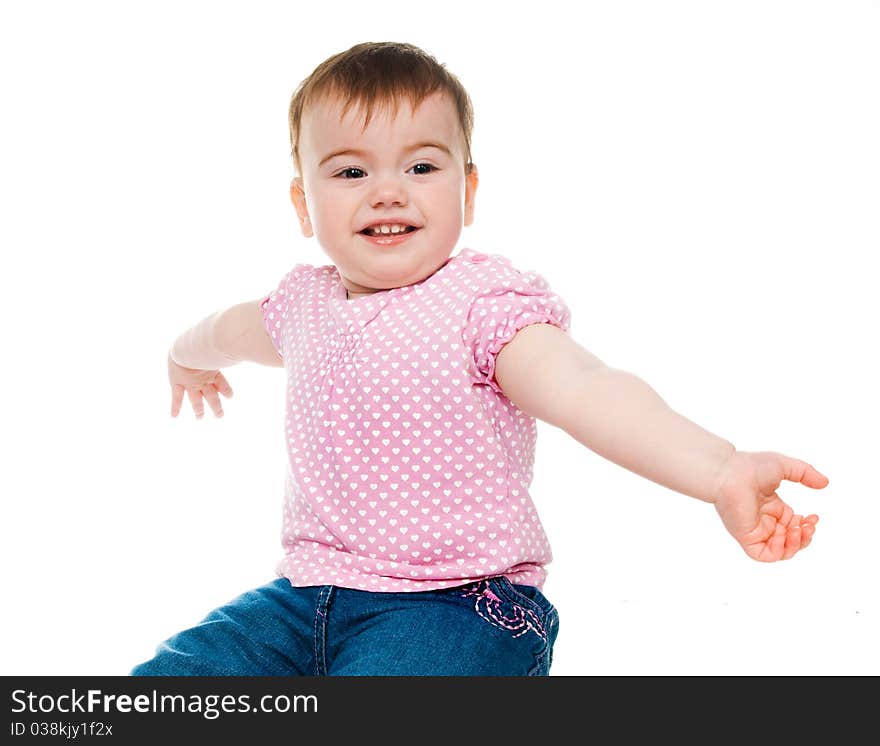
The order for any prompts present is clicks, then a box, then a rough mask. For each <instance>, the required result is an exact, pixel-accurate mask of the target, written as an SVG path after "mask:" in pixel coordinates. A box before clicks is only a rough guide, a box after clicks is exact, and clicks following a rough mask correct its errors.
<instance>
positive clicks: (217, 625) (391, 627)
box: [131, 575, 559, 676]
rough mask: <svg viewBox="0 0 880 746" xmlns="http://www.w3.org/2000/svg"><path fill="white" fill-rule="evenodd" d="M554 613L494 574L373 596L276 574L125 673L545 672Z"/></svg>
mask: <svg viewBox="0 0 880 746" xmlns="http://www.w3.org/2000/svg"><path fill="white" fill-rule="evenodd" d="M558 629H559V615H558V613H557V611H556V608H555V607H554V606H553V605H552V604H551V603H550V602H549V601H548V600H547V599H546V598H545V597H544V595H543V594H542V593H541V591H539V590H538V589H537V588H535V587H534V586H530V585H514V584H513V583H511V582H510V580H508V579H507V578H506V577H504V576H501V575H499V576H496V577H492V578H487V579H484V580H480V581H477V582H471V583H468V584H466V585H460V586H457V587H454V588H444V589H440V590H433V591H417V592H410V593H402V592H401V593H383V592H376V591H361V590H355V589H352V588H340V587H338V586H334V585H321V586H307V587H304V588H294V587H293V586H291V585H290V582H289V581H288V580H287V579H286V578H279V579H278V580H275V581H273V582H271V583H268V584H267V585H264V586H262V587H260V588H256V589H254V590H252V591H248V592H247V593H244V594H242V595H241V596H239V597H238V598H236V599H233V600H232V601H231V602H229V603H228V604H226V605H225V606H222V607H220V608H219V609H216V610H214V611H212V612H211V613H210V614H209V615H208V616H207V617H205V619H203V620H202V621H201V622H200V623H199V624H197V625H196V626H195V627H192V628H190V629H187V630H184V631H183V632H179V633H178V634H176V635H174V636H173V637H171V638H170V639H168V640H166V641H165V642H164V643H162V644H161V645H160V646H159V647H158V649H157V650H156V655H155V657H154V658H152V659H150V660H148V661H146V662H144V663H141V664H140V665H138V666H135V668H134V669H132V671H131V674H132V675H133V676H547V675H548V674H549V671H550V663H551V661H552V658H553V644H554V642H555V641H556V634H557V632H558Z"/></svg>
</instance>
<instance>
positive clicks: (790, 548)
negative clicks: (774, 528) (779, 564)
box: [782, 521, 802, 560]
mask: <svg viewBox="0 0 880 746" xmlns="http://www.w3.org/2000/svg"><path fill="white" fill-rule="evenodd" d="M801 533H802V531H801V525H800V523H795V522H794V521H792V525H791V526H789V528H788V531H786V532H785V549H784V550H783V553H782V559H784V560H787V559H791V558H792V557H794V556H795V554H797V552H798V550H799V549H800V548H801V539H802V536H801Z"/></svg>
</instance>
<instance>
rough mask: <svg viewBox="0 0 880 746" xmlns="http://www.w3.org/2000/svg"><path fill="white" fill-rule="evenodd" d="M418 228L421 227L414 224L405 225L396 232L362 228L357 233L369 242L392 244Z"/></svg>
mask: <svg viewBox="0 0 880 746" xmlns="http://www.w3.org/2000/svg"><path fill="white" fill-rule="evenodd" d="M418 230H421V229H420V228H416V227H415V226H414V225H408V226H406V228H404V229H403V230H401V231H398V232H396V233H391V232H388V233H382V232H376V231H374V230H373V229H372V228H364V229H363V230H362V231H359V234H358V235H361V236H363V237H364V238H366V239H367V240H368V241H369V242H370V243H373V244H376V245H378V246H392V245H394V244H399V243H403V242H404V241H406V240H407V239H408V238H409V237H410V236H411V235H412V234H413V233H415V232H416V231H418Z"/></svg>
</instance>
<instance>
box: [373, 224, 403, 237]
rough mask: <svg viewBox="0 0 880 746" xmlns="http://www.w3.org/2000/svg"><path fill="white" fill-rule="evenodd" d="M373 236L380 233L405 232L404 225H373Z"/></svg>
mask: <svg viewBox="0 0 880 746" xmlns="http://www.w3.org/2000/svg"><path fill="white" fill-rule="evenodd" d="M370 230H371V231H372V233H373V234H374V235H378V234H380V233H403V232H404V231H405V230H406V226H405V225H374V226H373V227H372V228H371V229H370Z"/></svg>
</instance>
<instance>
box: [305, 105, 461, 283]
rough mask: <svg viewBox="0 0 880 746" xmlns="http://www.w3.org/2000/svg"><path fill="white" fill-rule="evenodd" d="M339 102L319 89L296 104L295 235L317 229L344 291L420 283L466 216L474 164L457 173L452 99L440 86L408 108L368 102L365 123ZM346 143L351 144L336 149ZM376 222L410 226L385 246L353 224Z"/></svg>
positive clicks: (458, 162) (458, 135)
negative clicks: (302, 105) (318, 95)
mask: <svg viewBox="0 0 880 746" xmlns="http://www.w3.org/2000/svg"><path fill="white" fill-rule="evenodd" d="M341 111H342V105H341V103H340V102H339V101H338V100H335V99H329V98H325V99H324V100H322V101H320V102H318V103H316V104H314V105H312V106H310V107H308V108H307V109H306V110H305V111H304V112H303V117H302V123H301V128H300V140H299V143H300V163H301V167H302V176H301V177H298V178H296V179H294V182H293V184H292V185H291V189H290V195H291V199H292V201H293V204H294V206H295V207H296V211H297V214H298V215H299V218H300V224H301V225H302V231H303V235H305V236H312V235H316V236H317V238H318V242H319V243H320V244H321V247H322V248H323V250H324V251H325V253H326V254H327V255H328V256H329V257H330V259H331V260H332V261H333V263H334V264H335V265H336V268H337V270H338V271H339V274H340V276H341V279H342V282H343V284H344V285H345V287H346V289H347V290H348V295H349V297H350V298H352V297H357V296H359V295H368V294H370V293H374V292H376V291H377V290H386V289H389V288H395V287H401V286H403V285H411V284H413V283H415V282H419V281H421V280H423V279H425V278H426V277H429V276H430V275H431V274H433V273H434V272H436V271H437V269H439V268H440V267H441V266H442V265H443V264H444V263H445V262H446V260H447V259H448V258H449V256H450V254H451V253H452V251H453V249H454V248H455V246H456V243H457V241H458V238H459V236H460V235H461V229H462V226H463V225H470V224H471V222H472V221H473V210H474V195H475V194H476V190H477V170H476V167H474V169H473V171H472V173H471V174H469V175H465V172H464V143H463V136H462V134H461V128H460V126H459V123H458V117H457V115H456V111H455V108H454V106H453V104H452V102H451V101H450V99H449V98H448V97H446V96H444V95H442V94H440V93H435V94H433V95H431V96H429V97H427V98H426V99H424V100H423V101H422V104H421V106H419V107H418V108H417V109H416V110H415V111H413V110H412V108H411V106H410V105H409V102H408V101H406V100H404V101H402V102H401V105H400V108H399V109H398V112H397V116H396V117H393V116H392V114H391V112H390V111H388V110H385V109H375V110H374V113H373V118H372V119H371V120H370V124H369V126H368V127H367V128H366V130H363V121H364V119H363V112H362V111H361V110H359V109H358V108H356V107H352V109H350V110H349V111H348V112H346V115H345V117H344V118H343V119H342V120H341V121H340V113H341ZM424 143H434V144H436V145H439V146H441V148H437V147H425V146H424ZM411 146H419V147H417V148H415V149H410V147H411ZM443 148H445V149H446V150H444V149H443ZM351 150H356V151H358V152H356V153H355V152H345V153H342V152H341V151H351ZM447 151H448V152H447ZM424 164H427V165H424ZM432 167H433V168H432ZM384 222H387V223H402V224H404V225H412V226H416V227H417V228H418V230H416V231H414V232H413V233H412V234H410V235H408V236H407V237H406V238H405V239H404V240H403V241H400V242H397V243H390V244H386V245H383V244H380V243H378V242H376V241H373V240H371V239H369V238H367V237H366V236H364V235H362V234H361V233H360V231H361V230H363V229H364V228H365V227H366V226H368V225H372V224H374V223H384Z"/></svg>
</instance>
